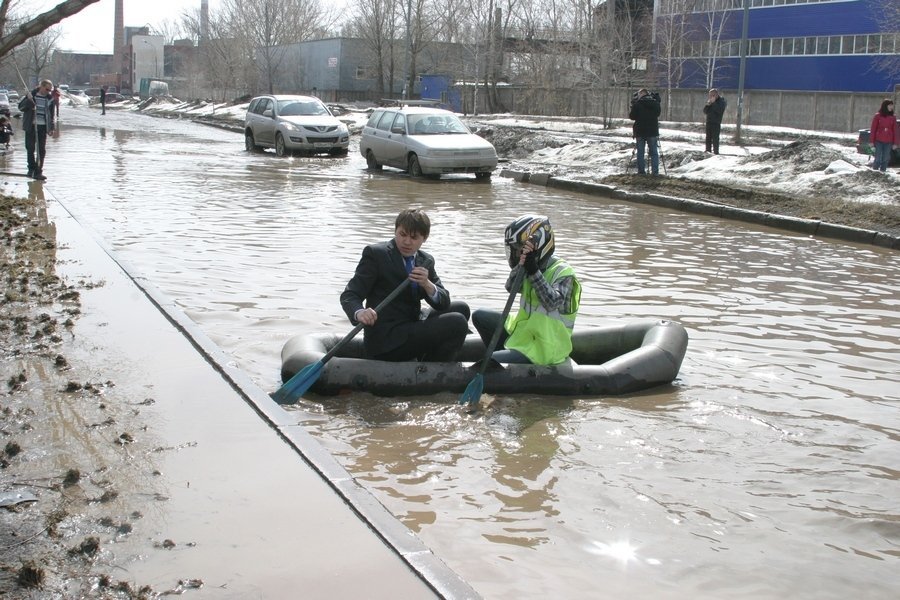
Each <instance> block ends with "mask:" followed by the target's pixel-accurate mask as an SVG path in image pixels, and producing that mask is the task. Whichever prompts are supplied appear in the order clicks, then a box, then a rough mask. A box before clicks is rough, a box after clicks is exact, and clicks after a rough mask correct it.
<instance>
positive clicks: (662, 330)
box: [281, 320, 688, 396]
mask: <svg viewBox="0 0 900 600" xmlns="http://www.w3.org/2000/svg"><path fill="white" fill-rule="evenodd" d="M342 337H343V336H339V335H334V334H307V335H298V336H294V337H292V338H290V339H289V340H288V341H287V342H286V343H285V345H284V347H283V348H282V351H281V378H282V381H285V382H286V381H288V380H289V379H290V378H291V377H293V376H294V374H296V373H298V372H299V371H300V370H301V369H303V368H304V367H306V366H307V365H311V364H314V363H316V362H318V361H319V360H321V359H322V358H323V357H324V356H325V354H326V353H327V352H328V351H329V350H330V349H331V348H333V347H334V346H335V345H336V344H337V343H338V342H339V341H341V339H342ZM687 344H688V335H687V332H686V331H685V329H684V327H682V326H681V325H680V324H679V323H676V322H674V321H666V320H640V321H629V322H626V323H622V324H617V325H611V326H604V327H595V328H589V329H581V330H579V329H577V328H576V331H575V333H574V334H573V336H572V345H573V350H572V354H571V357H570V359H569V360H567V361H566V362H564V363H562V364H559V365H555V366H552V367H544V366H538V365H531V364H503V365H501V364H499V363H494V364H493V365H490V366H488V368H487V371H486V372H485V374H484V392H485V393H488V394H516V393H528V394H540V395H551V396H607V395H616V394H628V393H632V392H639V391H641V390H645V389H648V388H651V387H654V386H657V385H662V384H667V383H671V382H672V381H674V380H675V378H676V377H677V376H678V370H679V369H680V368H681V361H682V360H683V359H684V354H685V352H686V351H687ZM485 351H486V348H485V345H484V343H483V342H482V341H481V339H480V338H479V337H478V336H477V335H470V336H468V337H467V338H466V341H465V344H464V345H463V349H462V351H461V353H460V357H459V359H460V362H453V363H444V362H442V363H436V362H413V361H410V362H385V361H378V360H369V359H366V358H365V352H364V350H363V343H362V336H361V335H359V336H357V337H356V338H354V339H353V340H351V341H350V342H348V343H347V344H345V345H344V347H343V348H341V349H340V352H339V353H337V354H336V355H335V356H334V357H333V358H331V359H330V360H329V361H328V362H326V363H325V365H324V367H323V368H322V372H321V374H320V375H319V378H318V380H317V381H316V382H315V384H314V385H313V386H312V388H311V390H310V391H312V392H314V393H317V394H320V395H326V396H328V395H336V394H341V393H346V392H368V393H371V394H375V395H377V396H424V395H429V394H437V393H440V392H454V393H461V392H463V391H464V390H465V389H466V386H467V385H468V384H469V383H470V382H471V381H472V378H473V377H474V376H475V375H476V374H477V373H478V367H479V366H480V363H479V362H478V361H481V360H482V359H483V358H484V354H485Z"/></svg>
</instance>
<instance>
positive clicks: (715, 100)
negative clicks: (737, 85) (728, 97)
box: [703, 88, 725, 154]
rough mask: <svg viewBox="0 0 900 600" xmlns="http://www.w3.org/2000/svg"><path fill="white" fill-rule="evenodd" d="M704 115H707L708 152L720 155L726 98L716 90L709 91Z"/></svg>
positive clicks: (704, 106)
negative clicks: (720, 136) (720, 139)
mask: <svg viewBox="0 0 900 600" xmlns="http://www.w3.org/2000/svg"><path fill="white" fill-rule="evenodd" d="M703 114H705V115H706V151H707V152H712V153H713V154H718V153H719V134H721V133H722V116H723V115H724V114H725V98H723V97H722V95H721V94H719V90H717V89H716V88H713V89H711V90H709V95H708V96H707V99H706V104H704V105H703Z"/></svg>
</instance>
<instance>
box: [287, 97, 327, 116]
mask: <svg viewBox="0 0 900 600" xmlns="http://www.w3.org/2000/svg"><path fill="white" fill-rule="evenodd" d="M278 114H279V115H281V116H282V117H298V116H315V115H327V114H328V109H327V108H325V105H324V104H322V103H321V102H303V101H300V100H279V101H278Z"/></svg>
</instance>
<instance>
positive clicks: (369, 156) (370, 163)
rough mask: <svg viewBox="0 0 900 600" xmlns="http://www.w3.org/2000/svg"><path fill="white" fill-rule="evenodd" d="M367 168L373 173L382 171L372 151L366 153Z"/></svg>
mask: <svg viewBox="0 0 900 600" xmlns="http://www.w3.org/2000/svg"><path fill="white" fill-rule="evenodd" d="M366 166H367V167H368V168H369V169H371V170H373V171H380V170H381V165H380V164H378V161H377V160H375V154H373V153H372V151H371V150H368V151H367V152H366Z"/></svg>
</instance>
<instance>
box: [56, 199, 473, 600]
mask: <svg viewBox="0 0 900 600" xmlns="http://www.w3.org/2000/svg"><path fill="white" fill-rule="evenodd" d="M45 194H46V195H47V197H48V199H52V200H54V201H55V202H56V203H57V204H58V205H59V206H60V207H61V208H62V210H64V211H65V212H66V213H68V215H69V216H70V217H71V218H72V220H73V221H75V222H76V223H79V222H78V219H77V218H76V217H75V216H74V215H73V214H72V213H71V212H70V211H69V210H68V209H67V208H66V207H65V205H64V204H63V203H62V202H60V201H59V199H58V198H56V197H54V196H53V195H52V194H50V193H49V191H47V190H45ZM79 226H81V227H82V229H83V230H84V231H85V232H87V234H88V236H89V237H90V238H91V239H93V241H94V242H95V243H96V244H97V246H98V247H99V248H100V250H101V251H102V252H103V253H105V254H106V255H107V256H108V257H109V258H110V259H111V260H112V262H114V263H115V264H116V265H117V266H118V267H119V268H120V269H121V270H122V272H123V273H124V275H125V277H126V278H127V279H128V280H130V281H131V282H133V284H134V285H135V286H136V287H137V289H138V290H139V291H140V292H141V293H142V294H143V295H144V296H145V297H146V298H147V299H148V300H149V301H150V303H151V304H152V305H153V306H154V307H155V308H156V309H158V310H159V311H160V313H161V314H162V316H163V317H164V318H165V319H166V320H167V321H169V322H170V323H171V324H172V325H173V326H174V328H175V329H176V330H177V332H178V333H180V334H182V335H183V336H184V338H185V339H187V341H188V342H189V343H190V344H191V345H192V346H193V347H194V348H195V349H196V350H197V352H198V353H199V355H200V356H201V357H202V359H203V360H204V361H205V362H206V363H207V364H209V365H210V366H211V367H212V368H213V369H214V370H215V371H216V372H218V373H219V374H220V375H221V377H222V378H223V379H224V381H225V382H227V384H228V385H229V386H230V387H231V388H232V389H233V390H234V391H235V392H236V393H237V395H238V396H239V397H240V398H242V399H243V400H244V401H245V402H247V404H248V405H249V406H250V407H251V408H252V409H254V410H255V411H256V412H257V413H258V414H259V416H261V417H262V420H263V422H264V423H266V424H268V425H269V426H270V427H271V428H272V429H274V430H275V432H277V435H279V436H280V437H281V438H282V440H284V441H285V442H286V443H287V444H288V445H289V446H290V447H291V448H292V449H293V450H294V451H295V452H296V453H297V454H298V455H299V456H300V457H301V458H302V459H303V461H304V462H305V463H306V464H307V465H308V466H309V467H310V468H311V469H312V470H313V471H314V472H315V473H316V474H318V475H319V477H321V478H322V479H323V480H324V481H325V482H326V483H327V485H328V486H329V487H330V488H331V490H332V491H333V492H334V493H335V494H336V495H337V496H339V497H340V498H341V499H342V500H343V502H344V503H345V504H346V505H347V507H348V508H349V509H350V510H351V511H352V512H353V513H354V514H355V515H356V516H357V518H359V519H360V520H361V521H362V522H364V523H365V524H366V525H367V526H368V529H369V530H371V532H372V534H373V535H374V536H376V537H377V538H379V539H380V540H381V541H382V542H383V543H384V544H385V545H386V546H388V547H389V548H390V549H391V550H393V552H394V553H395V554H396V555H397V556H398V557H400V559H401V560H402V561H403V562H404V563H406V565H407V566H408V568H409V569H410V570H411V571H413V572H414V573H415V574H416V575H417V576H418V578H419V579H420V580H421V581H423V582H424V583H425V584H426V585H427V586H428V587H429V588H431V590H432V591H434V592H435V594H436V595H437V596H438V597H441V598H447V599H452V600H456V599H465V600H468V599H473V600H477V599H480V598H481V596H480V595H479V594H478V593H477V592H476V591H475V590H474V589H473V588H472V587H471V586H470V585H469V584H468V583H467V582H466V581H464V580H463V579H462V578H461V577H460V576H459V575H458V574H456V573H455V572H454V571H452V570H451V569H450V568H449V567H448V566H447V565H446V564H445V563H444V562H443V561H441V560H440V559H439V558H438V557H437V556H436V555H435V554H434V553H433V552H432V551H431V549H430V548H428V547H427V546H426V545H425V544H424V543H423V542H422V541H421V540H420V539H419V538H418V537H417V536H416V535H415V534H414V533H413V532H412V531H410V530H409V529H408V528H407V527H406V526H404V525H403V524H402V523H401V522H400V521H399V520H398V519H397V518H396V517H394V516H393V515H392V514H391V513H390V512H389V511H388V510H387V509H386V508H385V507H384V506H383V505H382V504H381V503H380V502H379V501H378V500H377V499H376V498H375V497H374V496H373V495H372V494H371V493H370V492H369V491H368V490H366V489H365V488H364V487H362V486H361V485H359V483H357V481H356V480H355V479H354V478H353V477H352V476H351V475H350V473H348V472H347V471H346V470H345V469H344V468H343V467H342V466H341V465H340V464H339V463H338V462H337V460H335V458H334V457H333V456H332V455H331V454H329V453H328V451H327V450H325V448H324V447H323V446H322V445H321V444H320V443H319V442H318V441H317V440H316V439H315V438H314V437H313V436H312V435H311V434H310V433H309V432H307V431H306V429H304V428H303V427H302V426H301V425H298V424H297V423H296V422H295V420H294V419H292V418H291V417H290V415H289V414H288V413H287V412H285V411H284V409H282V408H281V407H280V406H279V405H278V404H276V403H275V401H274V400H272V399H271V398H270V397H269V395H268V394H267V393H266V392H265V391H263V390H262V389H260V388H259V387H258V386H257V385H256V384H255V383H254V382H253V381H252V380H251V379H250V378H249V377H248V376H247V375H246V374H245V373H244V372H243V371H241V370H240V369H238V368H236V367H235V366H233V360H232V359H230V358H229V357H228V356H227V355H226V354H225V353H224V352H223V351H222V350H221V349H220V348H219V347H218V346H217V345H216V344H215V343H214V342H213V341H212V340H211V339H209V338H208V337H207V336H206V334H204V333H203V332H202V331H201V330H200V328H199V327H198V326H197V324H196V323H194V322H193V321H192V320H191V319H190V318H189V317H188V316H187V315H186V314H185V313H184V312H183V311H182V310H181V309H180V308H179V307H178V306H177V305H176V304H175V303H174V302H173V301H172V300H171V299H170V298H168V297H166V296H165V295H164V294H162V292H160V291H159V290H158V289H156V288H155V287H154V286H153V285H152V284H151V283H149V282H148V281H147V280H146V279H145V278H143V277H141V276H139V275H136V274H135V273H136V270H135V269H133V268H132V267H131V266H130V265H129V264H128V263H126V262H125V261H124V260H122V259H121V258H120V257H118V256H117V255H116V254H115V252H114V251H113V250H112V249H111V248H110V247H109V246H108V245H107V244H106V243H105V242H104V241H103V240H102V239H99V238H98V237H97V236H96V235H95V234H94V233H93V232H92V231H91V230H90V229H89V228H87V227H84V226H83V225H81V224H80V223H79Z"/></svg>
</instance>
